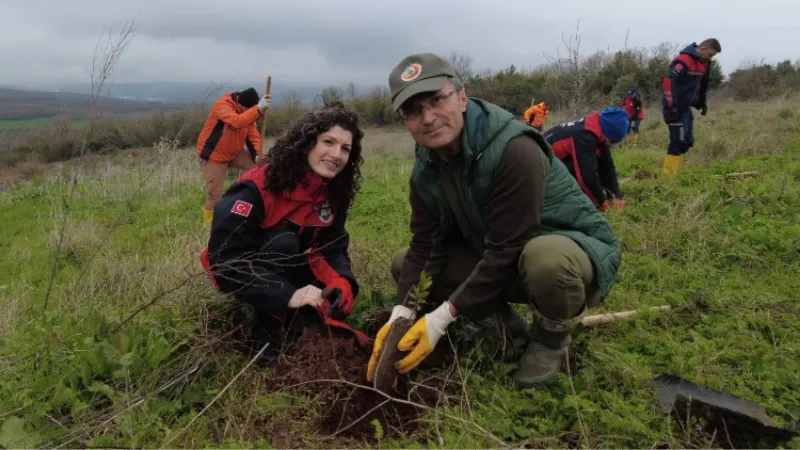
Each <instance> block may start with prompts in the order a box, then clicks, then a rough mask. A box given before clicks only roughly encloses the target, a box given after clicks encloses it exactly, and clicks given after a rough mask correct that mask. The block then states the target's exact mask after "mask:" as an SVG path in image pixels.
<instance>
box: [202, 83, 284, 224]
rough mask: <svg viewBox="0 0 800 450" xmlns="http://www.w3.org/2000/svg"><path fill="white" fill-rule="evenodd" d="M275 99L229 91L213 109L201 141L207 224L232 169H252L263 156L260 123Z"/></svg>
mask: <svg viewBox="0 0 800 450" xmlns="http://www.w3.org/2000/svg"><path fill="white" fill-rule="evenodd" d="M270 103H271V97H270V96H269V95H265V96H263V97H261V99H259V98H258V92H256V90H255V89H254V88H252V87H251V88H248V89H245V90H243V91H241V92H229V93H227V94H225V95H223V96H222V97H220V98H219V99H217V101H216V102H214V104H213V105H212V106H211V111H210V112H209V113H208V117H207V118H206V121H205V124H204V125H203V128H202V130H200V136H198V138H197V156H198V158H199V159H200V172H201V173H202V174H203V178H204V179H205V182H206V201H205V204H204V205H203V223H204V224H205V225H206V226H210V225H211V218H212V216H213V211H214V205H215V204H216V203H217V202H218V201H219V199H220V197H221V196H222V186H223V184H224V183H225V176H226V175H227V172H228V168H230V167H234V168H237V169H245V170H246V169H251V168H253V167H255V162H256V158H257V157H258V155H260V154H261V147H262V142H261V134H260V133H259V132H258V127H256V121H257V120H258V119H259V118H260V117H261V116H263V115H264V112H265V111H266V110H267V108H269V106H270Z"/></svg>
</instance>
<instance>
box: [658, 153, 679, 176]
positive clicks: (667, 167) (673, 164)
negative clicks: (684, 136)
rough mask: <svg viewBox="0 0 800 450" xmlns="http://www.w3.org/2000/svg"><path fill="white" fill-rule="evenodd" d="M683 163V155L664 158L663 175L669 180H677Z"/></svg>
mask: <svg viewBox="0 0 800 450" xmlns="http://www.w3.org/2000/svg"><path fill="white" fill-rule="evenodd" d="M682 162H683V155H667V156H665V157H664V166H663V167H662V168H661V173H663V174H664V176H666V177H669V178H675V175H677V174H678V167H680V165H681V163H682Z"/></svg>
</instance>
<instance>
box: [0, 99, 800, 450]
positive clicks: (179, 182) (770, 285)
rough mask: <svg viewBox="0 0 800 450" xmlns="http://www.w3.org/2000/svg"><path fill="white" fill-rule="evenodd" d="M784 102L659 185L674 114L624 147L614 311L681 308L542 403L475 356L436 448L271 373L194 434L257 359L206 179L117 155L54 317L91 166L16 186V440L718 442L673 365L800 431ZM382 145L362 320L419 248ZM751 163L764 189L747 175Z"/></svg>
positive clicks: (1, 294) (733, 128) (0, 241)
mask: <svg viewBox="0 0 800 450" xmlns="http://www.w3.org/2000/svg"><path fill="white" fill-rule="evenodd" d="M784 107H785V106H780V105H769V104H758V105H756V106H753V105H748V106H747V108H749V109H748V111H756V113H749V114H750V115H749V116H748V117H747V119H746V120H745V119H743V117H745V116H744V115H743V114H740V113H739V111H743V110H744V108H741V107H740V105H736V104H732V105H729V106H728V108H723V107H720V108H718V111H720V112H719V114H718V115H714V113H710V114H709V116H707V117H705V118H702V119H699V118H698V120H697V131H696V134H697V138H696V139H697V144H696V147H695V148H694V149H692V150H691V151H690V153H689V155H688V158H687V161H686V163H684V165H683V166H682V167H681V171H680V174H679V177H678V178H677V179H676V180H674V181H670V180H665V179H663V178H660V177H658V176H655V177H653V178H650V177H647V176H646V173H651V174H656V175H657V174H658V172H659V168H660V164H661V160H662V158H663V154H664V144H665V142H666V131H665V127H664V126H663V124H660V125H658V124H657V122H655V119H652V118H651V120H649V121H646V122H645V123H644V124H643V125H644V126H643V130H644V131H643V136H642V144H641V145H636V146H634V145H627V146H621V147H620V148H617V149H616V150H615V161H616V163H617V167H618V170H619V172H620V176H622V177H633V179H632V180H631V181H629V182H627V183H625V184H624V185H623V191H624V193H625V195H626V198H627V201H628V209H627V210H625V211H611V212H609V213H608V215H607V216H608V218H609V220H610V221H611V223H612V225H613V227H614V229H615V231H616V233H617V235H618V237H619V238H620V240H621V241H622V243H623V248H624V254H623V264H622V267H621V270H620V274H619V282H618V283H617V285H616V286H615V287H614V289H613V290H612V293H611V295H610V297H609V298H608V299H607V300H606V303H605V304H604V305H603V306H602V308H600V309H598V310H597V311H595V312H601V311H621V310H628V309H635V308H644V307H647V306H657V305H664V304H668V305H671V306H672V310H670V311H669V312H662V313H647V314H642V315H640V316H638V317H636V318H634V319H631V320H624V321H618V322H615V323H613V324H607V325H601V326H596V327H592V328H587V329H584V330H582V331H580V332H579V333H577V334H576V336H575V342H574V346H573V347H572V350H571V351H572V357H571V358H570V361H571V366H570V375H567V374H562V375H560V376H559V377H558V378H557V379H556V380H555V381H553V382H551V383H549V384H547V385H545V386H543V387H541V388H539V389H535V390H528V391H518V390H515V389H514V387H513V385H512V383H511V380H510V374H511V373H512V372H513V370H514V369H515V364H514V363H513V362H503V361H500V360H496V359H493V358H492V357H491V356H489V355H488V354H487V352H485V351H483V349H484V348H485V346H477V347H475V348H473V349H471V350H473V352H472V353H471V354H466V353H462V354H461V355H460V359H459V363H460V365H459V368H458V370H457V371H456V372H455V373H456V375H454V376H453V380H451V386H450V388H449V389H448V394H449V395H448V396H447V397H446V399H445V400H444V401H443V402H442V404H441V405H440V407H439V412H441V413H445V414H448V415H450V416H455V417H459V418H461V419H462V421H456V420H451V419H448V418H446V417H444V416H441V415H440V416H438V417H435V416H434V415H430V417H429V419H430V420H432V421H434V422H436V424H434V423H433V422H431V423H430V424H429V426H428V432H427V435H426V436H424V437H423V438H420V437H419V436H412V437H406V438H398V437H396V436H395V437H391V436H388V435H385V434H386V433H384V431H387V430H382V429H379V428H378V427H376V433H375V434H376V436H378V437H382V439H381V440H380V442H379V443H377V444H376V443H360V444H359V443H353V442H344V441H338V440H336V439H331V438H330V437H329V436H325V435H320V434H319V433H318V432H316V431H315V429H314V428H313V426H311V425H310V423H311V422H310V420H311V418H313V417H314V411H319V410H320V408H324V406H322V405H321V404H320V402H319V400H317V399H315V398H313V397H308V396H299V395H294V394H292V393H291V392H289V393H283V394H276V393H272V394H269V393H267V392H266V386H267V384H268V383H269V382H270V375H271V373H270V371H269V370H265V369H256V368H255V367H251V368H250V369H249V370H247V371H245V372H244V374H243V375H242V376H241V377H240V378H238V379H237V380H236V382H234V383H233V384H232V385H231V387H230V389H229V390H227V391H226V392H225V393H224V394H223V395H222V396H221V397H220V398H219V400H218V401H216V402H215V403H214V405H213V406H212V407H211V408H210V409H209V410H208V411H206V412H205V413H204V414H203V415H202V416H201V417H199V418H198V419H197V420H195V421H194V422H193V423H191V426H188V425H189V424H190V421H191V420H192V419H193V418H195V417H196V416H197V414H198V413H199V412H200V411H201V409H203V408H204V407H205V406H206V405H207V404H209V402H211V401H212V399H214V397H215V396H216V395H217V394H218V393H219V392H220V391H221V390H222V389H223V388H224V387H225V386H226V385H227V384H228V383H229V382H230V381H231V380H232V379H233V378H234V376H235V375H237V373H239V371H240V370H241V369H242V367H243V366H244V365H245V364H246V362H247V359H246V358H244V357H243V356H242V355H240V354H238V353H233V352H230V351H224V349H223V350H221V349H220V347H219V345H218V344H219V343H218V342H215V340H218V339H220V337H219V336H218V335H216V334H214V332H212V331H209V329H208V314H209V310H210V309H213V307H214V306H215V305H219V304H221V303H222V300H221V298H220V297H219V296H218V295H216V294H215V293H214V292H213V291H212V290H211V288H210V286H209V285H208V283H207V279H206V278H205V276H204V275H203V274H202V271H201V268H200V265H199V262H198V253H199V251H200V249H201V248H202V246H203V245H204V241H205V239H206V235H205V234H204V231H203V229H202V227H201V224H200V222H201V219H200V218H201V214H200V207H201V205H202V202H203V185H202V179H201V177H200V175H199V173H197V170H196V169H197V168H196V165H195V164H194V161H193V159H192V152H191V150H186V151H181V152H174V153H171V152H165V153H164V154H162V155H160V156H158V155H156V154H155V152H154V154H153V155H152V156H151V157H149V158H142V157H141V156H140V157H138V158H133V157H129V156H115V157H110V158H109V159H108V160H107V164H105V165H102V164H97V165H96V167H95V169H94V171H92V172H91V173H85V174H83V175H81V177H80V182H79V183H78V184H77V187H76V191H75V194H74V198H73V200H72V202H71V203H70V209H69V216H68V218H69V220H68V221H67V224H68V226H67V231H66V234H65V238H64V242H63V250H62V253H61V256H60V259H59V262H60V266H59V270H58V271H57V273H56V278H55V283H54V287H53V291H52V293H51V295H50V297H49V300H48V305H47V309H46V310H45V309H44V301H45V294H46V292H47V288H48V282H49V280H50V271H51V267H52V263H53V257H54V248H55V242H56V239H57V235H58V234H57V233H56V230H57V229H58V228H57V225H58V224H60V219H61V218H62V217H63V216H62V215H63V214H64V211H65V209H64V208H65V207H64V202H63V198H64V194H65V192H66V191H67V189H68V188H69V183H68V182H69V173H70V172H69V170H71V168H73V167H74V166H75V165H74V164H73V165H65V166H64V167H63V168H61V169H60V170H59V169H56V168H54V169H53V170H52V171H50V172H48V173H45V175H44V176H43V177H41V178H39V179H37V180H32V181H30V182H28V183H26V184H23V185H22V186H20V187H17V188H14V189H13V190H7V191H5V192H0V223H3V232H2V233H0V253H2V254H3V255H5V257H4V258H2V259H1V260H0V310H1V311H3V312H2V314H0V425H2V427H0V445H2V446H4V447H10V446H16V447H31V446H57V445H64V446H71V447H76V446H83V447H96V446H105V447H118V446H125V447H134V446H135V447H154V446H162V445H166V446H169V447H194V448H198V447H220V448H222V447H225V448H232V447H245V446H248V447H252V446H259V447H268V446H275V445H279V444H280V442H279V441H278V440H277V439H278V434H276V431H275V430H278V429H280V428H281V427H282V425H281V424H285V423H287V421H289V422H292V423H294V424H295V425H293V427H292V430H299V431H293V432H295V433H296V434H295V435H294V439H295V442H300V443H301V445H304V446H306V447H311V446H330V445H333V446H340V445H349V446H360V447H367V446H371V445H380V446H381V447H421V446H424V447H436V448H444V447H447V448H453V447H458V448H471V447H496V446H497V443H496V442H495V441H494V440H493V439H492V438H491V437H489V436H488V435H487V433H483V432H480V431H476V430H477V428H476V427H475V426H474V425H478V426H480V427H482V428H483V429H484V430H485V431H486V432H488V433H491V435H493V436H495V437H497V438H500V439H502V440H503V441H505V442H506V443H507V444H508V445H510V446H524V445H528V446H537V447H541V446H548V447H565V446H583V447H592V448H594V447H604V448H621V447H627V448H633V447H636V448H640V447H647V448H650V447H653V446H668V447H701V446H709V445H718V444H713V442H719V441H713V440H712V438H711V437H709V436H704V435H702V434H701V433H699V432H698V431H697V430H694V429H689V430H685V429H684V428H683V426H682V424H681V423H679V422H677V421H675V420H674V419H669V418H667V417H666V416H665V415H663V414H662V413H661V411H660V409H659V407H658V399H657V394H656V391H655V389H654V388H653V386H652V385H651V383H650V380H651V379H652V378H654V377H656V376H658V375H659V374H661V373H672V374H675V375H679V376H681V377H684V378H686V379H689V380H691V381H694V382H695V383H698V384H701V385H704V386H707V387H710V388H714V389H718V390H723V391H727V392H730V393H732V394H735V395H737V396H740V397H742V398H745V399H748V400H751V401H755V402H758V403H761V404H763V405H764V406H765V407H766V408H767V411H768V413H769V415H770V416H771V417H773V418H775V419H776V420H777V421H778V422H779V423H781V424H787V423H789V422H791V421H792V420H797V419H798V417H800V391H798V389H797V387H798V386H800V334H799V333H798V332H797V329H798V327H799V326H800V303H798V292H800V279H799V278H798V277H797V274H798V273H800V258H798V256H799V255H798V248H800V183H798V181H800V139H798V134H797V132H796V131H794V130H795V128H793V127H794V124H793V122H791V120H792V119H791V117H789V118H787V119H783V120H781V119H779V116H778V111H779V110H782V109H783V108H784ZM726 109H728V110H732V111H735V113H733V114H723V113H722V111H725V110H726ZM783 116H786V114H783ZM650 124H656V125H653V126H650ZM367 136H368V139H369V140H370V142H372V143H373V144H372V146H373V147H374V148H376V152H375V153H374V154H378V153H379V156H373V155H374V154H367V155H366V157H367V162H366V165H365V168H364V173H365V181H364V184H363V188H362V190H361V193H360V196H359V197H358V200H357V202H356V204H355V205H354V208H353V210H352V212H351V215H350V221H349V224H348V227H349V230H350V232H351V235H352V239H353V247H352V258H353V264H354V270H355V272H356V274H357V276H358V277H359V280H360V282H361V284H362V286H364V288H363V291H362V294H361V295H360V296H359V299H358V305H357V308H356V314H355V321H356V322H357V323H364V322H365V321H366V319H367V318H368V317H369V316H371V315H372V314H374V313H375V312H376V311H377V310H379V309H382V308H384V307H385V306H386V300H385V299H386V297H387V296H391V294H392V293H393V290H394V286H393V284H392V281H391V277H390V275H389V272H388V266H389V261H390V258H391V256H392V254H393V253H394V252H395V251H396V250H398V249H399V248H401V247H403V246H405V245H407V242H408V239H409V232H408V217H409V212H410V211H409V207H408V204H407V188H408V175H409V172H410V169H411V162H410V160H409V159H408V157H409V154H410V149H409V148H408V145H407V144H408V141H407V139H408V138H407V136H405V135H404V134H402V133H398V132H390V133H382V132H380V131H375V130H369V131H368V133H367ZM399 141H402V142H403V143H404V145H403V146H402V148H401V147H399V146H398V147H395V148H396V150H397V151H396V152H389V151H386V148H385V147H386V145H385V142H399ZM375 142H380V143H382V144H380V145H378V144H374V143H375ZM368 148H370V147H369V146H368ZM390 148H391V147H390ZM377 149H380V151H378V150H377ZM741 171H759V172H760V176H758V177H754V178H741V179H727V178H726V177H725V175H726V174H728V173H731V172H741ZM636 174H638V175H639V176H638V177H637V176H635V175H636ZM643 175H644V176H643ZM165 292H166V294H165ZM145 305H151V306H149V307H148V308H146V309H144V310H143V311H142V312H141V313H139V314H138V315H136V316H135V317H134V318H133V319H132V320H130V321H128V322H127V323H126V324H125V325H124V326H123V327H121V328H119V329H117V325H118V324H119V323H120V322H121V321H123V320H124V319H126V318H128V317H130V316H131V315H132V314H133V313H134V312H136V311H137V310H139V309H141V308H142V307H143V306H145ZM521 311H523V312H525V311H524V310H521ZM526 313H527V312H526ZM528 316H529V314H528ZM487 339H488V340H491V339H492V338H491V337H487ZM196 364H198V365H197V366H195V365H196ZM195 367H196V370H193V369H195ZM427 375H429V374H426V373H424V372H423V371H418V372H417V373H414V374H412V379H414V380H417V381H419V380H422V379H423V378H425V377H426V376H427ZM139 400H141V401H139ZM211 422H214V423H216V424H217V427H218V429H219V430H220V431H219V433H220V436H218V437H219V438H221V439H220V440H217V439H215V437H214V434H215V433H214V432H212V431H211V428H210V424H211ZM187 426H188V428H186V427H187ZM184 429H185V431H183V430H184ZM179 432H182V433H180V434H179ZM788 447H792V448H797V447H800V440H798V439H795V440H794V441H792V442H791V443H789V444H788Z"/></svg>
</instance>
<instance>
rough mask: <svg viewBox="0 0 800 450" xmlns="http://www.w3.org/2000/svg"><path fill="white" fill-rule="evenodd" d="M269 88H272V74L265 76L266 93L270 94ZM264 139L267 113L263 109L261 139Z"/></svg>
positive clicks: (265, 137) (265, 136)
mask: <svg viewBox="0 0 800 450" xmlns="http://www.w3.org/2000/svg"><path fill="white" fill-rule="evenodd" d="M271 90H272V75H270V76H268V77H267V91H266V95H271ZM265 139H267V114H266V111H264V121H263V122H261V140H262V141H263V140H265ZM262 145H263V143H262Z"/></svg>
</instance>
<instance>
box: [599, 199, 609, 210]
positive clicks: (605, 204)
mask: <svg viewBox="0 0 800 450" xmlns="http://www.w3.org/2000/svg"><path fill="white" fill-rule="evenodd" d="M608 208H609V204H608V200H606V201H604V202H603V203H600V211H603V212H606V211H608Z"/></svg>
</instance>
